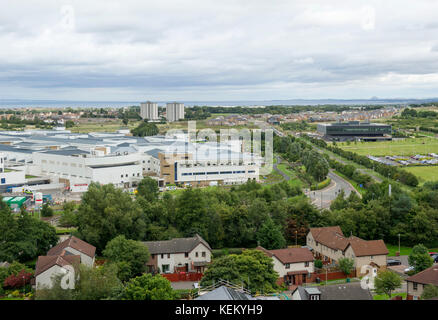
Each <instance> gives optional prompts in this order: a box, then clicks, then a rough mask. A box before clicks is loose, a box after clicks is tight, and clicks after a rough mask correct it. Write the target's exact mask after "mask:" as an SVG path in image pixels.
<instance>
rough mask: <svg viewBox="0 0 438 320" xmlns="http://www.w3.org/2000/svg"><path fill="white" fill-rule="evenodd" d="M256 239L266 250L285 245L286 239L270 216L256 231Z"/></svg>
mask: <svg viewBox="0 0 438 320" xmlns="http://www.w3.org/2000/svg"><path fill="white" fill-rule="evenodd" d="M257 241H258V242H259V243H260V245H261V246H262V247H264V248H266V249H268V250H273V249H281V248H284V247H285V246H286V240H285V239H284V237H283V235H282V233H281V231H280V229H279V228H278V226H277V225H275V223H274V222H273V221H272V219H271V218H268V220H266V221H265V223H263V225H262V226H261V228H260V230H259V231H258V232H257Z"/></svg>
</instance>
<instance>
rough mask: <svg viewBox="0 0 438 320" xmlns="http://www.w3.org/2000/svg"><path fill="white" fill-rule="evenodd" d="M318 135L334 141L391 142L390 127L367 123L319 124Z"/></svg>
mask: <svg viewBox="0 0 438 320" xmlns="http://www.w3.org/2000/svg"><path fill="white" fill-rule="evenodd" d="M317 131H318V133H320V134H322V135H323V136H324V137H325V138H327V139H330V140H336V141H345V140H367V141H377V140H391V139H392V138H391V125H388V124H380V123H369V122H359V121H350V122H338V123H320V124H318V126H317Z"/></svg>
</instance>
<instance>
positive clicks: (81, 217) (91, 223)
mask: <svg viewBox="0 0 438 320" xmlns="http://www.w3.org/2000/svg"><path fill="white" fill-rule="evenodd" d="M77 221H78V223H77V225H78V237H80V238H81V239H83V240H84V241H87V242H88V243H90V244H92V245H94V246H95V247H96V248H97V251H98V252H101V251H102V250H103V249H104V248H105V246H106V244H107V242H108V241H110V240H111V239H113V238H115V237H116V236H118V235H124V236H125V237H126V238H129V239H135V240H142V239H143V238H144V236H145V233H146V230H147V224H146V221H145V217H144V215H143V212H142V210H141V208H140V206H139V205H138V203H137V202H135V201H133V200H132V198H131V197H130V195H129V194H128V193H126V192H123V191H122V190H121V189H116V188H115V187H114V185H112V184H107V185H103V186H101V185H98V184H96V183H91V184H90V186H89V188H88V191H87V192H86V193H84V195H83V196H82V202H81V204H80V206H79V208H78V213H77Z"/></svg>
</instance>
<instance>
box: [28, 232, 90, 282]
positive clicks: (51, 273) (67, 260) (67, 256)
mask: <svg viewBox="0 0 438 320" xmlns="http://www.w3.org/2000/svg"><path fill="white" fill-rule="evenodd" d="M95 253H96V247H94V246H92V245H91V244H89V243H87V242H85V241H83V240H81V239H79V238H77V237H74V236H72V237H69V238H68V239H66V240H64V241H62V242H61V243H59V244H57V245H56V246H54V247H52V248H51V249H50V250H49V251H48V252H47V255H46V256H39V257H38V260H37V263H36V269H35V283H34V284H35V286H36V290H39V289H42V288H51V287H52V285H53V279H54V277H55V276H56V275H59V274H65V275H67V276H68V279H69V281H68V283H67V286H68V287H69V288H71V289H73V288H74V279H75V278H74V277H75V274H76V272H77V269H78V267H79V265H80V264H83V265H86V266H88V267H93V266H94V260H95ZM65 279H67V278H65Z"/></svg>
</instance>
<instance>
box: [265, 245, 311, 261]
mask: <svg viewBox="0 0 438 320" xmlns="http://www.w3.org/2000/svg"><path fill="white" fill-rule="evenodd" d="M256 249H258V250H261V251H263V252H264V253H265V254H266V255H267V256H269V257H272V256H275V257H276V258H277V259H278V260H280V262H281V263H283V264H286V263H298V262H308V261H309V262H310V261H313V254H312V252H310V250H309V249H307V248H287V249H277V250H267V249H265V248H263V247H260V246H258V247H257V248H256Z"/></svg>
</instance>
